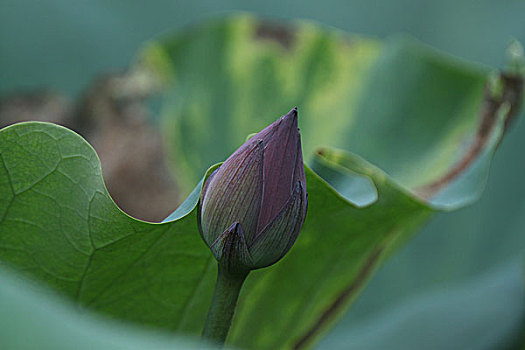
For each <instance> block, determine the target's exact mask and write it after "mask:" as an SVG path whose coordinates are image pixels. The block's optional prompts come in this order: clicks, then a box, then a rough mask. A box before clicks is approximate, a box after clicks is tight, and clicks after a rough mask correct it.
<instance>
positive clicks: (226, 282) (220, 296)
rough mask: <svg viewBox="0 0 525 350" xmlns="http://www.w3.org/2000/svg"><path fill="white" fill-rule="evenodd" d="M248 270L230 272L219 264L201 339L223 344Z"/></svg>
mask: <svg viewBox="0 0 525 350" xmlns="http://www.w3.org/2000/svg"><path fill="white" fill-rule="evenodd" d="M247 276H248V271H247V272H243V273H239V274H231V273H229V272H228V271H226V269H224V268H222V267H221V264H219V272H218V274H217V282H216V283H215V293H214V294H213V300H212V301H211V305H210V309H209V311H208V318H207V319H206V324H205V325H204V330H203V331H202V339H206V340H209V341H211V342H213V343H215V344H219V345H223V344H224V342H225V341H226V337H227V336H228V331H229V330H230V326H231V323H232V318H233V314H234V312H235V306H236V305H237V299H238V298H239V292H240V291H241V287H242V284H243V283H244V280H246V277H247Z"/></svg>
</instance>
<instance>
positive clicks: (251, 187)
mask: <svg viewBox="0 0 525 350" xmlns="http://www.w3.org/2000/svg"><path fill="white" fill-rule="evenodd" d="M307 202H308V201H307V193H306V179H305V175H304V164H303V155H302V151H301V136H300V134H299V129H298V128H297V108H294V109H292V110H291V111H290V112H289V113H288V114H286V115H284V116H282V117H280V118H279V119H278V120H277V121H275V122H273V123H272V124H270V125H269V126H267V127H266V128H265V129H263V130H262V131H260V132H259V133H258V134H256V135H254V136H253V137H252V138H250V139H249V140H248V141H246V142H245V143H244V144H243V145H242V146H241V147H239V148H238V149H237V150H236V151H235V152H234V153H233V154H232V155H231V156H230V157H229V158H228V159H227V160H226V161H225V162H224V163H223V164H222V165H221V166H220V167H219V168H218V169H217V170H215V172H213V173H212V174H211V175H210V176H209V177H208V179H207V181H206V183H205V184H204V188H203V190H202V194H201V198H200V201H199V213H198V217H199V229H200V232H201V235H202V237H203V239H204V241H205V242H206V244H207V245H208V247H210V249H211V251H212V252H213V255H214V256H215V258H216V259H217V260H218V261H219V263H220V264H223V266H225V267H226V268H227V269H228V270H229V271H232V272H235V271H246V270H253V269H258V268H261V267H266V266H269V265H272V264H274V263H275V262H277V261H278V260H279V259H281V258H282V257H283V256H284V255H285V254H286V253H287V252H288V250H290V248H291V247H292V245H293V244H294V242H295V240H296V238H297V235H298V234H299V231H300V230H301V226H302V225H303V222H304V219H305V216H306V208H307Z"/></svg>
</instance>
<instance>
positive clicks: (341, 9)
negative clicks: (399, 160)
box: [0, 0, 525, 348]
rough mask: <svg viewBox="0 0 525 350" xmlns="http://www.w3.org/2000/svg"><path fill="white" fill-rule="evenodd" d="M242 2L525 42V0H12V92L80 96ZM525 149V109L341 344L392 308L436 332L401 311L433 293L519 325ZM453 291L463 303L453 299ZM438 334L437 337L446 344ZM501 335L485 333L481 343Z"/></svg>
mask: <svg viewBox="0 0 525 350" xmlns="http://www.w3.org/2000/svg"><path fill="white" fill-rule="evenodd" d="M238 10H242V11H252V12H256V13H258V14H260V15H262V16H268V17H277V18H282V19H284V20H286V19H292V18H306V19H313V20H316V21H319V22H321V23H323V24H326V25H330V26H334V27H336V28H339V29H343V30H345V31H348V32H353V33H361V34H365V35H371V36H375V37H379V38H383V37H386V36H388V35H389V34H393V33H398V32H402V33H408V34H410V35H412V36H414V37H416V38H417V39H419V40H421V41H423V42H424V43H427V44H430V45H432V46H435V47H437V48H439V49H441V50H444V51H446V52H449V53H452V54H454V55H457V56H460V57H462V58H466V59H469V60H472V61H476V62H480V63H483V64H487V65H490V66H493V67H502V66H503V63H504V59H505V57H504V51H505V48H506V46H507V44H508V43H509V41H510V40H511V39H512V38H516V39H519V40H520V41H522V42H525V2H523V1H517V0H514V1H506V0H499V1H451V0H446V1H417V0H399V1H393V0H388V1H370V0H368V1H367V0H352V1H342V0H339V1H336V0H331V1H327V0H325V1H304V0H303V1H289V0H279V1H275V0H268V1H245V0H237V1H234V0H230V1H198V0H193V1H186V0H185V1H167V0H163V1H137V0H118V1H117V0H106V1H102V0H92V1H81V0H80V1H69V0H49V1H37V0H34V1H29V0H0V93H7V92H13V91H17V90H21V89H23V90H27V89H31V88H39V87H51V88H54V89H57V90H60V91H63V92H65V93H67V94H69V95H72V96H74V95H76V94H78V93H79V92H80V91H81V90H82V88H83V87H85V86H86V84H87V83H88V82H89V81H90V80H91V79H92V78H93V77H94V76H95V75H96V74H97V73H100V72H104V71H108V70H119V69H123V68H124V67H126V66H127V65H128V64H129V63H130V62H131V61H132V60H133V58H134V56H135V53H136V52H137V49H138V48H139V47H140V46H141V44H142V43H143V42H144V41H145V40H148V39H150V38H152V37H155V36H156V35H158V34H161V33H165V32H167V31H170V30H172V29H177V28H181V27H183V26H186V25H188V24H192V23H194V22H197V21H199V20H202V19H204V18H208V17H211V16H214V15H217V14H221V13H222V14H224V13H230V12H232V11H238ZM524 150H525V121H524V120H523V118H522V119H521V120H519V121H518V122H517V123H516V125H515V126H514V128H513V129H512V130H511V131H510V133H509V134H508V135H507V137H506V139H505V140H504V142H503V144H502V146H501V148H500V150H499V151H498V153H497V154H496V157H495V160H494V163H493V167H492V173H491V176H490V179H489V182H488V184H487V189H486V192H485V193H484V195H483V197H482V198H481V200H480V201H479V202H478V203H476V204H475V205H472V206H470V207H468V208H464V209H461V210H459V211H457V212H454V213H449V214H440V215H438V216H437V217H436V218H435V219H434V220H433V221H432V222H431V223H430V224H429V225H428V226H427V227H426V228H425V229H424V230H423V231H422V232H421V233H420V234H419V235H418V236H416V237H415V238H414V239H413V240H412V241H410V242H409V244H408V245H407V246H405V247H404V248H403V249H402V250H401V251H400V252H399V253H398V254H397V255H395V256H394V257H393V258H392V259H391V260H390V261H389V262H388V263H387V264H386V265H385V266H384V267H383V268H382V269H381V270H380V271H379V273H378V274H377V275H376V276H375V277H374V279H373V280H372V282H371V283H370V285H369V286H368V288H367V289H366V290H365V292H364V293H363V294H362V296H361V297H360V299H359V300H358V302H357V303H356V304H355V305H354V306H353V308H352V309H351V312H350V313H349V314H348V315H347V316H346V317H345V318H344V319H343V321H342V322H341V323H340V324H339V326H338V327H336V329H335V330H334V332H333V333H332V334H331V335H330V336H329V337H328V338H327V339H326V343H325V344H326V345H333V344H334V343H331V342H332V341H335V340H334V339H339V338H340V337H341V336H344V335H348V334H358V333H359V334H364V333H366V332H364V331H362V328H358V327H357V326H358V323H361V326H362V325H363V324H382V323H383V324H384V323H385V322H387V321H388V320H390V321H388V322H389V323H390V324H394V325H395V326H398V327H399V329H398V330H397V333H396V334H404V333H403V332H405V333H406V334H411V335H412V336H414V334H416V338H417V334H419V335H420V337H421V338H422V339H419V340H418V341H424V340H425V339H427V340H428V336H426V335H425V334H424V333H423V332H420V330H418V329H417V327H423V326H425V325H427V324H426V323H425V322H427V321H428V320H426V321H421V320H420V321H419V322H417V323H414V324H412V325H411V326H410V327H409V326H408V325H406V324H403V323H402V322H397V321H396V318H395V317H394V318H392V317H393V315H394V316H395V315H398V316H399V315H401V314H402V312H400V311H399V310H402V309H403V308H405V309H406V308H407V307H408V308H410V307H412V308H415V310H419V311H417V312H416V313H418V314H424V315H433V316H429V317H430V318H431V319H433V320H436V319H439V315H437V316H436V312H432V311H429V310H426V311H425V310H423V309H421V307H420V306H421V305H428V304H429V303H435V304H436V305H443V307H442V308H441V307H438V309H440V310H446V308H447V307H449V308H450V309H454V307H453V306H451V305H456V306H457V307H459V308H461V307H464V308H465V310H464V311H463V312H464V313H465V314H467V315H470V316H471V317H472V318H474V317H476V318H480V317H485V316H486V315H487V314H485V316H483V314H482V315H481V316H480V315H477V314H473V313H472V312H471V311H469V310H479V309H482V308H489V307H494V308H496V309H497V310H498V311H499V313H498V315H499V316H501V320H505V322H504V324H505V325H507V328H506V329H505V330H503V331H502V332H503V333H504V332H507V333H509V334H510V333H512V330H514V329H515V328H516V327H517V326H518V325H519V317H520V316H519V315H520V313H519V310H521V309H523V308H524V307H523V304H522V303H518V304H515V301H516V300H520V298H518V299H516V298H514V299H513V298H512V297H509V296H508V295H506V294H505V292H509V293H511V292H512V291H513V290H515V289H516V288H519V284H518V286H517V284H516V279H517V278H518V276H519V274H520V272H521V271H520V269H519V268H517V266H519V265H520V264H521V259H520V258H519V256H520V253H521V252H522V250H523V248H524V244H525V234H524V232H523V231H524V229H523V226H524V225H525V184H524V181H523V179H524V177H525V159H524V158H525V156H524ZM491 287H494V288H493V289H490V288H491ZM487 288H488V289H487ZM498 288H499V289H498ZM489 289H490V290H489ZM458 290H459V292H458ZM461 291H462V292H461ZM458 293H459V295H460V296H459V297H458ZM461 293H463V294H461ZM429 296H432V297H429ZM461 296H463V299H461ZM454 298H456V299H454ZM450 300H456V301H457V304H453V302H449V303H447V301H450ZM465 300H467V301H469V303H470V304H469V303H466V302H465ZM440 302H441V303H442V304H438V303H440ZM418 303H419V304H418ZM511 303H512V304H511ZM409 304H410V305H412V306H410V305H409ZM416 304H417V305H419V307H420V308H419V309H418V306H417V305H416ZM471 304H472V305H471ZM407 305H408V306H407ZM457 307H456V309H457ZM469 307H470V309H469ZM487 312H488V311H487ZM490 315H494V314H490ZM399 317H401V316H399ZM461 319H462V318H461V317H456V318H454V319H453V320H456V321H457V322H452V323H450V322H449V326H450V327H455V328H457V327H459V329H461V327H463V328H465V329H466V328H468V325H469V323H470V324H471V323H472V320H470V321H469V320H468V317H467V318H465V320H464V321H462V322H463V323H462V322H461V321H460V320H461ZM495 322H496V321H495ZM445 323H446V322H445ZM498 324H499V325H501V322H498ZM379 329H380V328H379ZM352 332H354V333H352ZM356 332H357V333H356ZM377 332H381V329H380V330H378V331H377ZM377 332H376V333H375V335H376V337H375V338H377V335H378V334H383V336H382V337H379V338H381V339H384V341H385V342H386V341H387V340H388V339H392V341H393V342H395V341H396V339H395V337H394V336H392V335H389V333H388V332H386V333H385V332H383V333H377ZM399 332H401V333H399ZM438 333H439V332H438ZM465 334H468V333H467V332H465ZM357 338H359V337H357ZM371 338H374V337H369V338H367V337H366V336H363V337H362V339H361V338H359V339H355V348H367V347H369V348H381V346H384V344H387V343H384V344H383V345H381V344H377V341H375V343H374V342H370V339H371ZM437 338H439V337H437ZM441 338H446V336H442V337H441ZM441 338H440V339H441ZM445 340H446V339H445ZM445 340H443V339H442V341H445ZM359 342H361V343H359ZM436 342H438V340H436V341H435V342H433V344H434V346H438V344H439V343H436ZM365 344H368V345H365ZM390 344H391V345H392V347H393V348H395V346H394V345H393V344H394V343H390ZM398 344H399V342H398ZM414 344H422V343H417V341H416V343H414ZM442 344H446V343H442ZM405 345H406V344H405ZM489 345H490V344H488V342H485V343H484V345H483V346H481V347H480V348H484V347H490V346H489ZM414 346H416V345H414ZM348 347H350V345H349V344H348ZM438 348H439V347H438ZM452 348H454V347H452Z"/></svg>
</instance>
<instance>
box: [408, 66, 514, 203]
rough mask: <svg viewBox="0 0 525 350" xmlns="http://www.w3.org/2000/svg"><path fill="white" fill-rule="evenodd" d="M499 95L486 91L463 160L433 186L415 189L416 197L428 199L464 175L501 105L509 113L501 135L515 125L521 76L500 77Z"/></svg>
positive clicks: (504, 75)
mask: <svg viewBox="0 0 525 350" xmlns="http://www.w3.org/2000/svg"><path fill="white" fill-rule="evenodd" d="M499 79H501V84H502V91H501V94H498V95H495V94H494V92H493V91H491V89H490V87H489V86H488V84H487V86H486V87H485V94H484V98H483V105H482V107H481V112H480V114H481V117H480V123H479V127H478V131H477V133H476V136H475V139H474V142H473V143H472V145H471V146H470V148H469V149H468V150H467V151H466V152H465V154H464V155H463V158H461V159H460V160H459V162H457V163H456V164H455V165H454V166H452V168H450V170H449V171H448V172H446V173H445V174H443V175H442V176H441V177H439V178H438V179H436V180H434V181H433V182H431V183H429V184H426V185H424V186H421V187H419V188H416V189H415V193H416V194H417V195H418V196H420V197H421V198H424V199H428V198H430V197H432V196H433V195H434V194H436V193H437V192H438V191H439V190H441V189H442V188H444V187H445V186H446V185H447V184H449V183H450V182H452V181H453V180H454V179H455V178H457V177H458V176H459V175H460V174H461V173H462V172H464V171H465V170H466V169H467V168H468V167H469V166H470V165H471V164H472V163H473V162H474V160H476V158H477V157H478V156H479V155H480V153H481V151H482V150H483V147H484V146H485V145H486V143H487V141H488V140H489V138H490V135H491V133H492V130H493V129H494V125H495V124H496V121H497V118H498V111H499V109H500V108H501V106H502V105H503V104H504V103H509V106H510V107H509V111H508V113H507V115H506V116H505V127H504V131H507V129H508V127H509V126H510V125H511V123H512V122H513V121H514V119H515V117H516V115H517V114H518V112H519V110H520V107H521V97H522V94H523V78H522V77H521V76H520V75H511V74H506V73H500V75H499Z"/></svg>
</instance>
